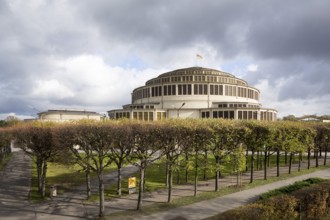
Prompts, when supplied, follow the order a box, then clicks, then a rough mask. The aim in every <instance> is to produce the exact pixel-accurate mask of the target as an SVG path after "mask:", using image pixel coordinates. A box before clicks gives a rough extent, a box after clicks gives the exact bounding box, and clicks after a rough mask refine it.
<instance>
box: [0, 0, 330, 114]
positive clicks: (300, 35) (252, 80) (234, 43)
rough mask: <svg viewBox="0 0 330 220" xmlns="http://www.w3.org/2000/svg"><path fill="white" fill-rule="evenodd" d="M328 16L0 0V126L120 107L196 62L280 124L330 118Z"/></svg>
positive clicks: (324, 12) (122, 2)
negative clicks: (256, 98) (225, 75)
mask: <svg viewBox="0 0 330 220" xmlns="http://www.w3.org/2000/svg"><path fill="white" fill-rule="evenodd" d="M329 11H330V1H328V0H313V1H300V0H286V1H278V0H268V1H265V0H249V1H246V0H218V1H215V0H180V1H178V0H166V1H165V0H163V1H154V0H139V1H136V0H94V1H90V0H79V1H75V0H1V1H0V103H1V104H0V118H4V117H6V116H7V115H9V114H12V115H17V116H18V117H20V118H26V117H35V116H36V113H37V112H38V111H45V110H47V109H56V108H59V109H72V108H73V109H75V108H79V109H88V110H93V111H97V112H106V111H107V110H110V109H113V108H120V107H121V106H122V105H124V104H128V103H130V94H131V91H132V90H133V89H134V88H135V87H137V86H142V85H144V83H145V81H146V80H148V79H150V78H152V77H156V76H158V75H159V74H161V73H164V72H165V71H170V70H174V69H178V68H185V67H191V66H195V65H196V54H200V55H202V56H203V57H204V59H203V60H202V61H200V62H199V63H198V65H199V66H202V67H209V68H215V69H219V70H222V71H226V72H230V73H232V74H234V75H236V76H237V77H240V78H243V79H245V80H246V81H247V82H248V83H249V84H250V85H252V86H255V87H257V88H259V89H260V90H261V102H262V104H263V106H264V107H270V108H276V109H277V110H278V111H279V116H286V115H289V114H294V115H296V116H301V115H304V114H318V115H323V114H330V111H329V109H330V85H329V82H330V13H329Z"/></svg>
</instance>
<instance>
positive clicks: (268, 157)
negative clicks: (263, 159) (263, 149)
mask: <svg viewBox="0 0 330 220" xmlns="http://www.w3.org/2000/svg"><path fill="white" fill-rule="evenodd" d="M269 154H270V152H268V156H267V167H268V168H269V167H270V155H269Z"/></svg>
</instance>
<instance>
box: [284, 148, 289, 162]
mask: <svg viewBox="0 0 330 220" xmlns="http://www.w3.org/2000/svg"><path fill="white" fill-rule="evenodd" d="M284 164H285V166H286V165H288V152H287V151H285V154H284Z"/></svg>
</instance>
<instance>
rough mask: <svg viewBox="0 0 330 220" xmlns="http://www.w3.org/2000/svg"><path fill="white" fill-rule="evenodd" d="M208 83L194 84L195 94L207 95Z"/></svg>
mask: <svg viewBox="0 0 330 220" xmlns="http://www.w3.org/2000/svg"><path fill="white" fill-rule="evenodd" d="M207 94H208V89H207V84H194V95H207Z"/></svg>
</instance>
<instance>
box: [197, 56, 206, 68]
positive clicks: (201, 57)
mask: <svg viewBox="0 0 330 220" xmlns="http://www.w3.org/2000/svg"><path fill="white" fill-rule="evenodd" d="M203 59H204V58H203V56H202V55H200V54H198V53H197V54H196V67H198V61H199V60H203Z"/></svg>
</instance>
